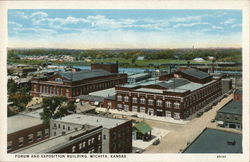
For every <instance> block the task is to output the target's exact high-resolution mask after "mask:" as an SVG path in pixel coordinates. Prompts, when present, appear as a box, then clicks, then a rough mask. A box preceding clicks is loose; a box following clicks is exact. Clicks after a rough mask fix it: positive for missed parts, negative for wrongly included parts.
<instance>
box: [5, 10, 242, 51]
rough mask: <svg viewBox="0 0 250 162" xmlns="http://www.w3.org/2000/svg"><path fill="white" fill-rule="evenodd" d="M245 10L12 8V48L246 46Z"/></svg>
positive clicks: (10, 20)
mask: <svg viewBox="0 0 250 162" xmlns="http://www.w3.org/2000/svg"><path fill="white" fill-rule="evenodd" d="M241 34H242V12H241V10H9V11H8V35H9V45H8V46H9V47H25V48H29V47H43V48H78V49H93V48H188V47H192V46H193V45H194V46H195V47H241V39H242V36H241Z"/></svg>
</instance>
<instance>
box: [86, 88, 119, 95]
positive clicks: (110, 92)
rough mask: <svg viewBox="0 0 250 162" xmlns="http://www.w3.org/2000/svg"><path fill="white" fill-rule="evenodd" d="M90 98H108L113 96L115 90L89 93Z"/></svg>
mask: <svg viewBox="0 0 250 162" xmlns="http://www.w3.org/2000/svg"><path fill="white" fill-rule="evenodd" d="M89 95H92V96H100V97H108V96H113V95H115V88H109V89H104V90H100V91H95V92H91V93H89Z"/></svg>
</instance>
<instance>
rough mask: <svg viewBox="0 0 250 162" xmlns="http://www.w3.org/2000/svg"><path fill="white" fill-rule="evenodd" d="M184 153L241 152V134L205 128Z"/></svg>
mask: <svg viewBox="0 0 250 162" xmlns="http://www.w3.org/2000/svg"><path fill="white" fill-rule="evenodd" d="M184 153H242V134H238V133H233V132H228V131H224V130H216V129H210V128H206V129H204V130H203V132H202V133H201V134H200V135H199V136H198V137H197V138H196V139H195V140H194V141H193V142H192V144H190V145H189V146H188V147H187V148H186V149H185V150H184Z"/></svg>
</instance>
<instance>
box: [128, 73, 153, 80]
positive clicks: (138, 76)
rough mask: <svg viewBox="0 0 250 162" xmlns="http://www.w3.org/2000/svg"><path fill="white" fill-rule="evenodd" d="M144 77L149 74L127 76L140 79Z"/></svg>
mask: <svg viewBox="0 0 250 162" xmlns="http://www.w3.org/2000/svg"><path fill="white" fill-rule="evenodd" d="M145 76H150V74H149V73H138V74H133V75H130V76H128V78H135V79H136V78H141V77H145Z"/></svg>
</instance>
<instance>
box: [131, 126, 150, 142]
mask: <svg viewBox="0 0 250 162" xmlns="http://www.w3.org/2000/svg"><path fill="white" fill-rule="evenodd" d="M151 131H152V127H151V126H150V125H148V124H147V123H145V122H139V123H135V125H134V126H133V139H135V140H136V139H142V140H143V141H148V140H150V139H151V138H152V135H151Z"/></svg>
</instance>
